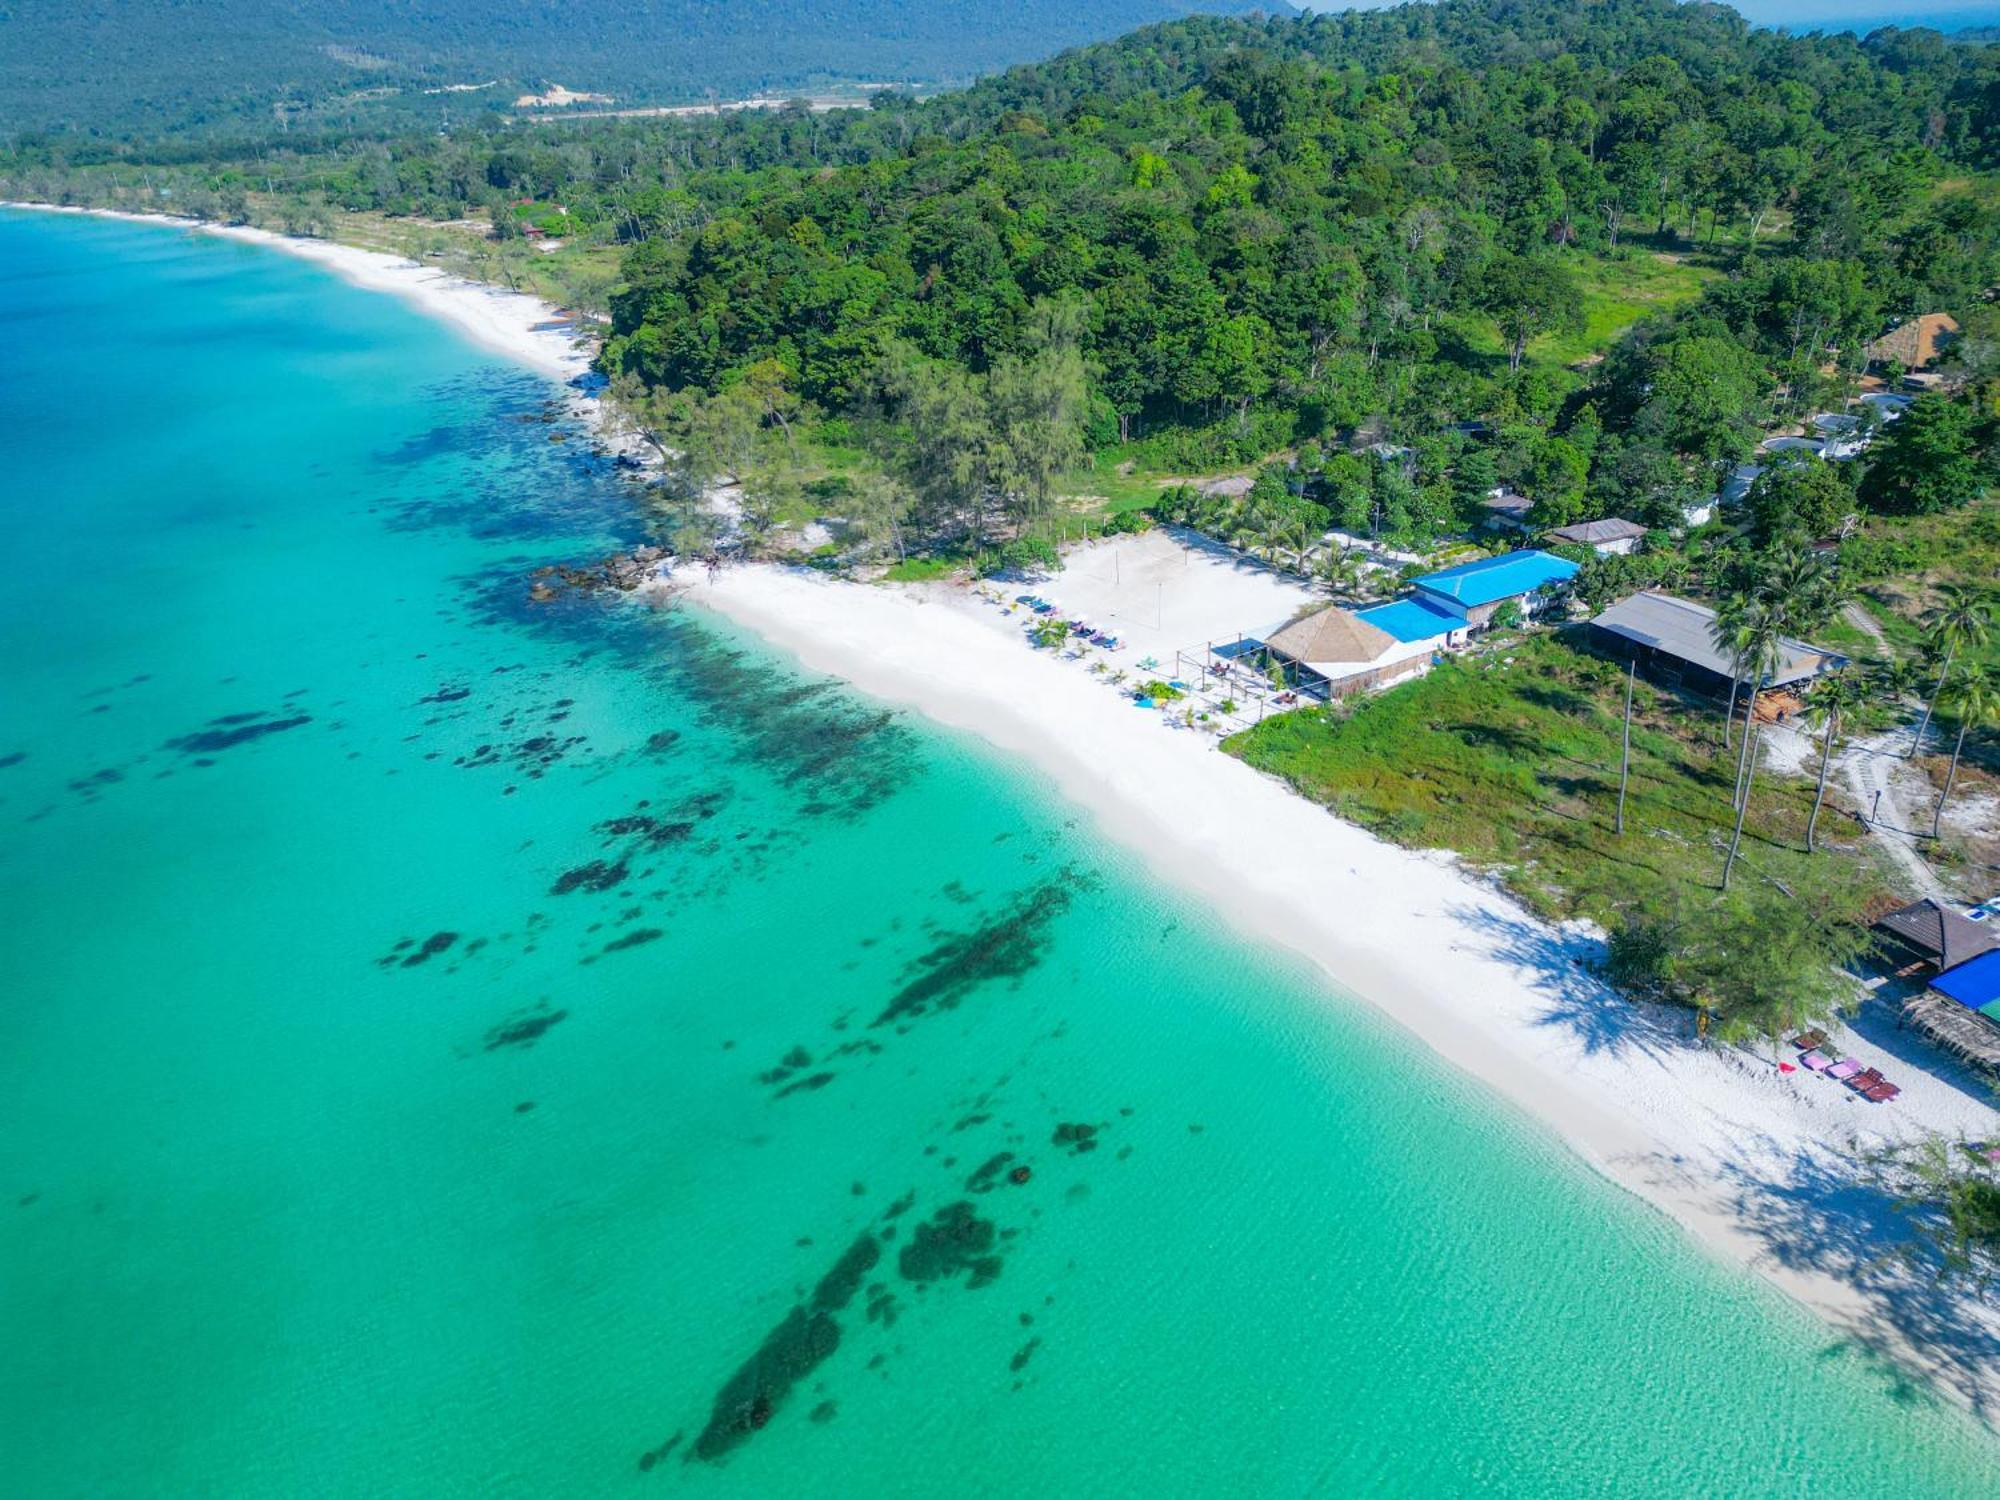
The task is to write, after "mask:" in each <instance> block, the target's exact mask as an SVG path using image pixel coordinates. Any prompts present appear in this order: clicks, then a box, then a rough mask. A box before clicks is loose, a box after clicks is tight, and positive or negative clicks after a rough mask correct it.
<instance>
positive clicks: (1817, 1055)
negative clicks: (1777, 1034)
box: [1799, 1047, 1833, 1073]
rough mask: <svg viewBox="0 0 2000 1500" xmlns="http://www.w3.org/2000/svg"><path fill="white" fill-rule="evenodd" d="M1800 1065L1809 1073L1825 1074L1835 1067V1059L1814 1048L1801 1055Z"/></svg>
mask: <svg viewBox="0 0 2000 1500" xmlns="http://www.w3.org/2000/svg"><path fill="white" fill-rule="evenodd" d="M1799 1065H1800V1066H1801V1067H1803V1068H1804V1069H1805V1070H1806V1071H1807V1072H1809V1073H1824V1072H1825V1071H1826V1070H1827V1069H1828V1068H1830V1067H1832V1066H1833V1059H1832V1058H1830V1057H1828V1056H1827V1055H1826V1054H1825V1053H1824V1052H1822V1051H1820V1050H1819V1048H1817V1047H1814V1048H1812V1049H1811V1050H1810V1051H1807V1052H1802V1053H1800V1054H1799Z"/></svg>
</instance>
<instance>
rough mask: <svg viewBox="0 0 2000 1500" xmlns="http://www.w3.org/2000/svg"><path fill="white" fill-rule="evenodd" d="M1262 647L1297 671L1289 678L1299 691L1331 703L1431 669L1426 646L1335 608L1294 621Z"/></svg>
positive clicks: (1359, 616)
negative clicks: (1325, 699) (1331, 699)
mask: <svg viewBox="0 0 2000 1500" xmlns="http://www.w3.org/2000/svg"><path fill="white" fill-rule="evenodd" d="M1362 613H1363V614H1365V613H1366V611H1363V612H1362ZM1264 648H1265V649H1266V650H1267V651H1269V652H1270V653H1271V654H1272V655H1273V656H1275V657H1277V658H1278V659H1279V660H1280V661H1282V662H1284V663H1285V664H1286V665H1288V666H1290V667H1292V668H1294V669H1295V671H1294V672H1293V673H1290V674H1288V675H1289V676H1291V677H1292V678H1293V679H1294V680H1295V681H1296V682H1297V684H1298V686H1299V687H1300V688H1302V689H1304V690H1305V691H1306V692H1308V693H1310V694H1311V695H1312V696H1314V697H1328V698H1344V697H1346V696H1347V695H1349V694H1350V693H1359V692H1366V691H1368V690H1369V689H1372V688H1381V687H1387V686H1389V685H1390V684H1391V683H1395V682H1401V681H1403V680H1404V679H1405V678H1407V677H1414V676H1416V675H1418V674H1419V673H1421V672H1423V671H1424V670H1425V669H1426V668H1428V667H1429V666H1430V663H1431V654H1432V646H1431V645H1430V644H1429V643H1427V642H1426V641H1424V640H1404V639H1402V638H1400V637H1398V636H1395V635H1392V634H1391V633H1390V632H1388V631H1386V630H1384V629H1382V628H1381V627H1380V626H1378V625H1374V624H1371V623H1370V622H1369V621H1367V620H1365V619H1363V618H1362V617H1361V614H1356V613H1354V612H1353V611H1350V610H1345V609H1341V608H1340V607H1338V606H1337V605H1336V606H1334V607H1331V608H1328V609H1322V610H1320V611H1318V612H1317V613H1315V614H1310V615H1307V616H1305V617H1304V618H1303V619H1299V620H1294V621H1292V623H1291V624H1289V625H1287V626H1286V627H1285V628H1284V629H1282V630H1280V631H1278V632H1276V633H1275V634H1273V635H1272V636H1271V637H1270V638H1269V639H1268V640H1266V641H1265V642H1264Z"/></svg>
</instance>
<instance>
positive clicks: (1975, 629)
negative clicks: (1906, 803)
mask: <svg viewBox="0 0 2000 1500" xmlns="http://www.w3.org/2000/svg"><path fill="white" fill-rule="evenodd" d="M1992 625H1993V605H1992V602H1991V601H1990V600H1988V599H1987V598H1986V597H1985V596H1984V595H1983V594H1981V593H1979V592H1978V591H1977V590H1974V589H1971V588H1968V587H1966V586H1965V585H1964V584H1962V583H1947V584H1943V585H1941V586H1940V587H1939V589H1938V606H1937V608H1936V609H1934V610H1932V611H1931V619H1930V627H1929V629H1927V630H1926V631H1925V632H1924V639H1925V642H1926V643H1927V644H1928V645H1929V646H1930V648H1931V649H1932V650H1933V651H1936V652H1938V653H1939V654H1940V655H1942V656H1943V658H1944V665H1943V666H1942V667H1940V668H1939V669H1938V680H1937V686H1936V687H1934V688H1932V689H1931V696H1930V701H1929V702H1927V703H1925V704H1924V716H1923V718H1922V719H1921V720H1920V721H1919V722H1918V724H1917V737H1916V738H1915V739H1914V740H1912V741H1910V754H1911V755H1912V756H1915V755H1916V753H1917V752H1918V751H1919V750H1921V749H1923V747H1924V734H1925V732H1926V731H1928V730H1929V729H1930V727H1931V712H1932V710H1933V709H1935V708H1936V707H1937V700H1938V695H1939V694H1940V693H1942V692H1943V691H1944V684H1945V679H1946V678H1948V677H1950V676H1951V659H1952V657H1953V656H1955V655H1957V653H1958V648H1959V647H1961V646H1983V645H1985V644H1986V636H1987V632H1988V631H1989V630H1990V629H1991V628H1992Z"/></svg>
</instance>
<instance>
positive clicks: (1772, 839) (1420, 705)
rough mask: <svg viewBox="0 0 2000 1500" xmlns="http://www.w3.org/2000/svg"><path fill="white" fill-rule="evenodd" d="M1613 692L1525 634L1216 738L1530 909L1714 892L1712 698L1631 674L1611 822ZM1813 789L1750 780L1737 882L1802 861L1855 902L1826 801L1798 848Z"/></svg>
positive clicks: (1858, 885)
mask: <svg viewBox="0 0 2000 1500" xmlns="http://www.w3.org/2000/svg"><path fill="white" fill-rule="evenodd" d="M1508 657H1511V658H1512V661H1511V664H1509V662H1508V660H1507V658H1508ZM1623 693H1624V673H1623V671H1622V670H1621V669H1620V668H1619V666H1618V665H1617V664H1616V663H1614V662H1610V661H1606V660H1602V659H1600V658H1598V657H1595V656H1592V655H1589V654H1587V653H1584V652H1582V651H1579V650H1577V649H1575V648H1573V647H1572V646H1571V645H1570V644H1568V643H1567V642H1566V641H1564V640H1561V639H1557V638H1555V637H1552V636H1538V637H1535V638H1532V639H1528V640H1525V641H1522V642H1520V643H1518V644H1516V645H1512V646H1509V647H1507V648H1506V649H1505V652H1504V654H1503V653H1501V652H1492V653H1488V654H1485V655H1481V656H1473V657H1466V658H1454V659H1452V660H1450V661H1447V662H1446V663H1444V664H1443V665H1441V666H1439V667H1437V668H1435V669H1433V670H1432V672H1431V673H1430V674H1429V675H1428V676H1426V677H1424V678H1421V679H1419V680H1418V681H1416V682H1413V683H1408V684H1405V685H1403V686H1400V687H1397V688H1395V689H1393V690H1392V691H1390V692H1387V693H1382V694H1378V695H1373V696H1370V697H1367V698H1364V699H1362V700H1361V701H1360V702H1359V703H1357V704H1356V705H1355V706H1354V707H1353V708H1352V709H1351V710H1349V711H1345V712H1343V711H1341V710H1339V709H1313V710H1310V711H1306V712H1301V713H1293V714H1285V715H1282V716H1280V717H1278V718H1274V719H1267V720H1265V721H1264V722H1263V723H1262V724H1260V725H1258V726H1257V727H1256V728H1254V729H1251V730H1248V731H1246V732H1244V733H1243V734H1240V735H1237V736H1235V737H1233V738H1232V739H1230V740H1228V741H1227V742H1226V743H1225V748H1227V749H1228V750H1229V751H1230V752H1231V753H1232V754H1235V755H1238V756H1240V757H1241V758H1242V759H1244V760H1246V761H1248V762H1249V763H1250V764H1251V765H1254V766H1256V767H1258V768H1259V769H1261V770H1265V771H1269V772H1271V773H1273V774H1275V775H1277V776H1281V777H1283V778H1284V779H1285V780H1286V781H1287V782H1289V783H1290V784H1291V785H1292V787H1293V788H1294V789H1295V790H1297V791H1298V792H1300V793H1302V794H1303V795H1305V796H1307V797H1310V798H1312V799H1313V800H1314V801H1316V802H1320V803H1323V804H1325V805H1327V806H1329V807H1331V808H1332V809H1333V810H1334V811H1335V812H1337V813H1339V814H1340V815H1341V816H1342V817H1344V818H1347V819H1349V820H1350V821H1353V822H1356V823H1359V824H1361V825H1362V826H1363V827H1366V828H1369V829H1372V830H1373V831H1374V832H1376V833H1377V834H1379V835H1381V836H1382V837H1384V838H1387V839H1390V840H1392V841H1393V842H1395V843H1399V844H1403V845H1406V846H1408V847H1411V848H1445V849H1453V850H1456V851H1458V852H1459V853H1460V854H1462V855H1464V856H1465V857H1466V859H1467V860H1468V861H1469V862H1471V863H1472V864H1473V865H1475V866H1477V867H1479V868H1482V869H1487V870H1492V871H1494V872H1495V873H1497V874H1498V875H1500V876H1501V878H1502V879H1503V880H1504V881H1505V882H1506V884H1507V885H1508V886H1509V887H1510V888H1511V889H1512V890H1513V891H1514V892H1515V893H1516V894H1517V895H1519V896H1520V897H1521V898H1522V899H1523V900H1524V901H1526V903H1527V904H1528V905H1529V906H1530V907H1532V908H1533V909H1535V910H1536V911H1538V912H1540V913H1542V914H1543V915H1545V916H1550V917H1570V916H1583V917H1589V918H1591V919H1593V920H1596V921H1598V922H1602V923H1604V924H1606V925H1607V926H1610V925H1616V923H1617V922H1618V921H1619V920H1621V919H1622V918H1623V917H1625V916H1626V915H1628V914H1630V913H1632V912H1633V911H1635V910H1648V909H1657V908H1658V907H1659V906H1660V904H1661V903H1662V902H1663V900H1664V899H1665V898H1667V897H1668V896H1669V895H1670V894H1671V888H1672V887H1676V886H1678V887H1683V888H1691V889H1695V890H1700V891H1713V890H1715V889H1716V886H1717V882H1718V881H1719V879H1720V876H1721V871H1722V859H1723V852H1724V849H1725V848H1726V846H1727V844H1728V840H1729V832H1730V826H1731V823H1732V821H1733V813H1732V810H1731V807H1730V787H1731V786H1732V784H1733V782H1734V777H1735V758H1734V755H1733V754H1730V753H1727V752H1724V751H1723V749H1722V746H1721V715H1720V713H1719V712H1716V711H1713V710H1710V709H1707V708H1703V707H1699V706H1697V705H1694V704H1692V703H1690V702H1688V701H1687V700H1684V699H1682V698H1680V697H1678V696H1676V695H1673V694H1669V693H1664V692H1660V691H1656V690H1655V689H1653V688H1651V687H1649V686H1648V685H1647V684H1646V683H1645V682H1644V681H1643V680H1641V681H1640V683H1639V685H1638V690H1637V692H1636V694H1635V696H1634V708H1633V732H1632V778H1631V788H1630V792H1629V797H1628V801H1627V805H1626V830H1627V831H1626V833H1625V835H1624V836H1623V837H1622V838H1620V837H1619V836H1618V835H1617V834H1616V833H1615V832H1614V831H1613V826H1614V812H1615V808H1616V804H1617V798H1618V762H1619V739H1620V733H1621V727H1622V714H1623V702H1624V699H1623ZM1812 795H1813V785H1812V782H1811V781H1810V780H1809V779H1806V778H1802V777H1780V776H1777V775H1774V774H1772V773H1770V772H1766V773H1765V774H1764V775H1762V776H1760V777H1759V778H1758V781H1757V793H1756V797H1755V799H1754V800H1753V802H1752V804H1751V809H1750V818H1749V822H1748V823H1747V824H1746V825H1745V831H1744V840H1743V850H1744V853H1743V861H1742V864H1741V865H1740V866H1739V870H1738V881H1739V884H1740V883H1741V882H1743V881H1754V880H1759V879H1768V880H1776V881H1780V882H1784V881H1786V880H1787V877H1788V876H1791V875H1794V874H1797V873H1800V872H1802V871H1803V867H1804V866H1805V864H1806V862H1807V861H1808V859H1809V858H1810V860H1811V861H1812V863H1813V866H1814V871H1815V873H1816V874H1819V875H1821V876H1822V877H1824V876H1827V875H1828V874H1829V873H1830V872H1837V873H1836V874H1835V878H1834V879H1833V880H1832V881H1831V882H1830V883H1831V884H1833V885H1834V886H1835V887H1836V890H1837V895H1836V901H1837V903H1838V904H1839V905H1840V906H1842V907H1847V908H1849V909H1850V911H1851V912H1859V911H1860V909H1861V908H1862V907H1863V906H1864V905H1865V904H1866V902H1867V900H1868V898H1869V897H1870V896H1871V895H1873V894H1875V893H1876V892H1878V891H1879V890H1880V889H1882V888H1883V885H1884V882H1883V881H1882V879H1881V877H1880V875H1879V872H1878V870H1877V868H1876V866H1875V863H1874V859H1873V856H1872V855H1871V854H1869V853H1868V852H1867V851H1866V850H1865V849H1862V848H1861V847H1859V845H1858V843H1857V837H1858V836H1857V833H1856V830H1855V829H1854V826H1853V824H1852V823H1851V822H1849V821H1848V820H1847V819H1845V818H1843V817H1841V816H1840V815H1838V814H1834V813H1827V814H1823V815H1822V816H1821V819H1820V837H1821V852H1820V853H1819V854H1817V855H1814V856H1807V855H1806V854H1805V852H1804V849H1805V825H1806V818H1807V815H1808V813H1809V812H1810V811H1811V806H1812ZM1814 886H1815V890H1816V891H1817V890H1818V889H1820V886H1821V883H1820V882H1817V881H1816V882H1815V883H1814Z"/></svg>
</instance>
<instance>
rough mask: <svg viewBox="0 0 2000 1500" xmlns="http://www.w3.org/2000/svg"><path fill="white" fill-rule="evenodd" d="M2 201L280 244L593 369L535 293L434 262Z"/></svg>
mask: <svg viewBox="0 0 2000 1500" xmlns="http://www.w3.org/2000/svg"><path fill="white" fill-rule="evenodd" d="M0 208H20V209H33V210H35V211H37V212H40V213H78V214H91V215H93V216H95V217H98V218H106V219H127V220H131V221H133V222H136V223H146V224H162V225H169V226H172V227H174V228H177V229H185V230H189V231H192V232H194V233H197V234H207V235H213V236H215V237H217V238H219V239H230V240H241V241H244V242H245V243H248V244H254V245H264V246H267V247H268V248H270V249H273V250H282V251H283V252H285V253H286V254H287V255H296V256H298V257H299V258H300V259H302V260H310V261H313V262H314V263H316V264H318V265H322V266H325V267H326V268H327V269H328V270H330V271H332V272H333V273H334V274H335V275H337V276H339V277H341V278H342V279H343V280H345V281H350V282H352V283H354V285H356V286H359V287H366V288H367V289H368V290H370V291H375V292H388V293H390V294H392V295H394V296H398V297H401V298H403V300H404V301H406V302H409V303H411V304H413V305H414V306H415V307H416V308H417V309H418V310H419V311H420V312H423V313H426V314H428V315H429V316H431V317H434V318H436V319H437V320H438V321H440V322H442V323H448V324H450V325H451V326H452V327H454V328H456V329H457V330H458V331H459V332H460V333H462V334H463V335H465V336H466V337H467V338H469V339H470V340H471V341H472V342H473V343H475V344H478V345H480V346H481V347H482V348H485V349H490V350H492V351H493V352H494V353H496V354H501V355H505V356H506V357H507V358H509V359H511V360H513V361H514V362H515V363H517V364H521V365H525V366H527V367H528V368H529V369H531V370H534V371H536V372H537V373H539V374H542V375H546V376H547V377H548V378H549V379H551V380H555V381H561V382H564V383H567V382H569V381H572V380H575V379H576V378H577V377H578V376H581V375H584V374H586V373H588V371H589V369H590V359H591V355H590V351H589V349H588V348H587V347H585V345H584V344H582V343H580V342H579V340H578V338H577V335H576V332H575V331H574V329H572V328H571V327H570V325H569V324H567V323H566V322H564V321H563V319H562V315H561V313H560V312H559V311H558V310H557V309H556V308H554V307H552V306H551V305H550V304H549V303H547V302H544V301H542V300H541V298H539V297H532V296H529V295H528V294H527V293H526V292H515V291H508V290H507V289H505V288H503V287H495V286H486V285H484V284H482V283H480V282H476V281H467V280H466V279H465V278H463V277H461V276H453V275H450V274H448V273H447V272H445V271H442V270H439V269H438V268H437V267H436V266H428V265H425V264H423V263H422V262H420V261H414V260H410V259H408V258H406V257H404V256H400V255H390V254H387V253H385V252H383V251H379V250H359V249H356V248H355V247H354V246H352V245H337V244H335V243H334V242H333V241H331V240H319V239H303V238H299V237H297V236H293V235H284V234H273V233H272V232H271V231H269V230H266V229H252V228H249V227H248V226H246V225H238V224H209V223H204V222H201V221H198V220H194V219H181V218H173V217H170V216H168V215H166V214H134V213H123V212H119V211H117V210H114V209H84V208H64V207H57V206H55V205H52V204H45V203H0Z"/></svg>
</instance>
